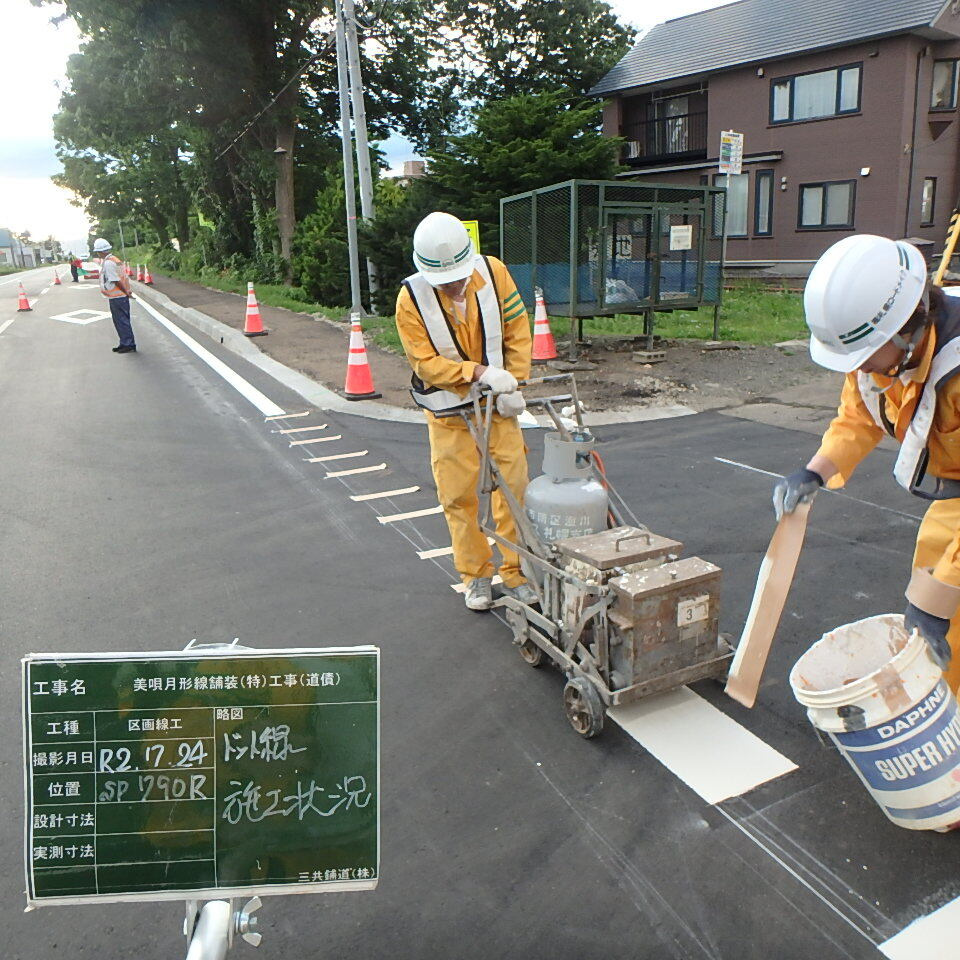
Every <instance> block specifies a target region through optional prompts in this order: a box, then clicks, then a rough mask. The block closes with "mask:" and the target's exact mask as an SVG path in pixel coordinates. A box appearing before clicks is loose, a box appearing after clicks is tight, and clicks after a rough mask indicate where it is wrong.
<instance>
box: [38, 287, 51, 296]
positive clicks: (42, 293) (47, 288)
mask: <svg viewBox="0 0 960 960" xmlns="http://www.w3.org/2000/svg"><path fill="white" fill-rule="evenodd" d="M49 289H50V288H49V287H44V288H43V289H42V290H41V291H40V296H41V297H42V296H43V295H44V294H45V293H46V292H47V291H48V290H49Z"/></svg>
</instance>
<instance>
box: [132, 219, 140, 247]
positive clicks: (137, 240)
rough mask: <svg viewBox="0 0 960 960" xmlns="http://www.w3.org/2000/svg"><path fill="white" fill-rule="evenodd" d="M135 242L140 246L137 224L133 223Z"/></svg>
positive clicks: (135, 244)
mask: <svg viewBox="0 0 960 960" xmlns="http://www.w3.org/2000/svg"><path fill="white" fill-rule="evenodd" d="M133 243H134V246H137V247H139V246H140V235H139V234H138V233H137V225H136V224H134V225H133Z"/></svg>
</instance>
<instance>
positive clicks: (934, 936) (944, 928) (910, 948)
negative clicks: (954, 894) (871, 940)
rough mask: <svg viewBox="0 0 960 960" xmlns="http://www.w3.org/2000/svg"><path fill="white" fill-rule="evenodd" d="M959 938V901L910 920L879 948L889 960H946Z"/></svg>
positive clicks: (958, 899) (953, 901) (951, 902)
mask: <svg viewBox="0 0 960 960" xmlns="http://www.w3.org/2000/svg"><path fill="white" fill-rule="evenodd" d="M958 936H960V897H958V898H957V899H956V900H951V901H950V902H949V903H947V904H944V906H942V907H940V909H939V910H934V911H933V913H930V914H927V916H925V917H921V918H920V919H919V920H914V921H913V923H911V924H910V925H909V926H907V927H904V928H903V929H902V930H901V931H900V932H899V933H898V934H896V935H895V936H893V937H891V938H890V939H889V940H887V941H885V942H884V943H881V944H880V952H881V953H882V954H883V955H884V956H885V957H888V958H889V960H926V958H931V960H932V958H933V957H947V956H950V955H952V954H953V951H954V950H955V949H956V944H957V938H958Z"/></svg>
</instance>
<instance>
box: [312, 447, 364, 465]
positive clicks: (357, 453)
mask: <svg viewBox="0 0 960 960" xmlns="http://www.w3.org/2000/svg"><path fill="white" fill-rule="evenodd" d="M368 452H369V451H367V450H354V451H353V453H331V454H330V455H329V456H326V457H309V458H308V459H305V460H304V463H329V462H330V461H331V460H352V459H353V458H354V457H365V456H366V455H367V453H368Z"/></svg>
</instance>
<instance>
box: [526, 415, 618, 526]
mask: <svg viewBox="0 0 960 960" xmlns="http://www.w3.org/2000/svg"><path fill="white" fill-rule="evenodd" d="M595 442H596V441H595V440H594V438H593V437H591V436H590V435H589V434H585V433H574V434H573V435H572V439H570V440H564V439H561V437H560V434H559V433H548V434H546V435H545V436H544V438H543V475H542V476H540V477H537V478H536V479H535V480H531V481H530V484H529V485H528V486H527V492H526V494H525V495H524V507H525V509H526V511H527V516H528V517H529V518H530V520H531V521H532V523H533V526H534V528H535V529H536V531H537V534H538V535H539V536H540V538H541V539H542V540H544V541H547V542H550V541H553V540H565V539H567V538H568V537H580V536H586V535H587V534H589V533H600V532H601V531H602V530H606V529H607V507H608V500H607V491H606V490H605V489H604V487H603V485H602V484H601V483H598V482H597V480H596V479H595V478H594V476H593V471H592V469H591V467H590V454H591V451H592V450H593V447H594V444H595Z"/></svg>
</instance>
